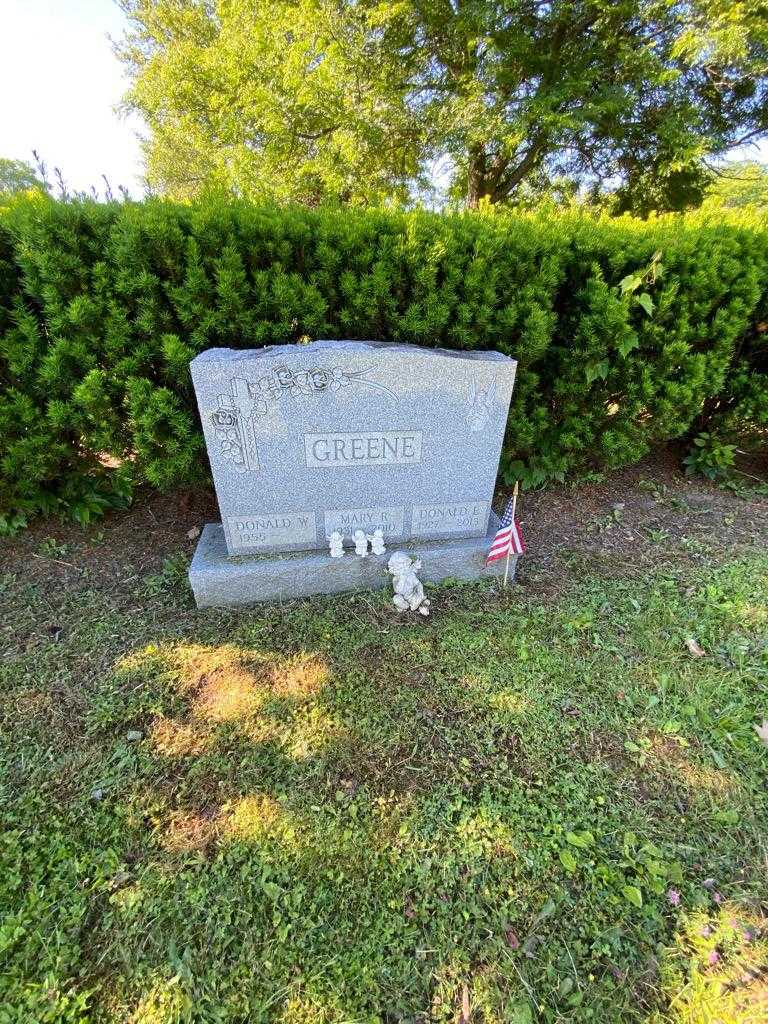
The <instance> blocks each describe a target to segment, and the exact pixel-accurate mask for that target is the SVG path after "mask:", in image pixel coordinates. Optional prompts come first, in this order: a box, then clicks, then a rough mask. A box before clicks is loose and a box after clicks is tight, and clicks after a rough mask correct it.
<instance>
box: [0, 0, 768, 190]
mask: <svg viewBox="0 0 768 1024" xmlns="http://www.w3.org/2000/svg"><path fill="white" fill-rule="evenodd" d="M124 26H125V18H124V15H123V13H122V11H121V10H120V9H119V7H118V6H117V4H116V3H114V2H113V0H0V97H2V99H1V100H0V157H10V158H12V159H17V160H26V161H28V162H32V161H33V157H32V150H33V149H36V150H37V151H38V152H39V153H40V156H41V157H42V158H43V159H44V160H45V162H46V164H47V165H48V168H49V177H50V178H51V179H53V168H54V167H59V168H61V171H62V174H63V175H64V179H65V181H66V182H67V185H68V186H69V187H70V189H73V190H84V191H88V190H89V189H90V187H91V185H95V186H96V187H97V188H98V189H99V191H100V192H102V193H103V189H104V183H103V181H102V178H101V176H102V174H105V175H106V176H107V178H108V179H109V182H110V184H111V186H112V190H113V192H117V186H118V185H124V186H125V187H126V188H127V189H128V190H129V192H130V193H131V194H132V195H134V196H140V195H141V194H142V193H143V191H144V190H143V185H142V155H141V148H140V144H139V136H140V135H141V134H142V130H143V126H142V122H141V120H140V118H139V117H138V116H137V115H129V116H128V117H126V116H121V115H118V113H116V111H115V107H116V105H117V104H118V103H119V102H120V99H121V97H122V94H123V92H124V91H125V88H126V84H127V83H126V81H125V79H124V77H123V73H122V65H121V64H120V63H119V61H118V60H117V58H116V57H115V55H114V54H113V52H112V45H111V43H110V36H111V37H112V38H119V37H120V36H121V34H122V31H123V29H124ZM734 156H738V157H740V158H741V159H752V160H754V159H756V158H757V159H762V160H768V143H763V144H762V145H761V146H760V147H759V148H753V147H750V148H747V149H745V150H744V151H743V152H742V153H739V154H734Z"/></svg>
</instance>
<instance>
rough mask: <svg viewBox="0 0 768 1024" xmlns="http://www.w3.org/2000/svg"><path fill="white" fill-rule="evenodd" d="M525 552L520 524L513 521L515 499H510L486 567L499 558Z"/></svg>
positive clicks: (486, 561)
mask: <svg viewBox="0 0 768 1024" xmlns="http://www.w3.org/2000/svg"><path fill="white" fill-rule="evenodd" d="M524 551H525V544H524V543H523V534H522V531H521V530H520V523H518V521H517V520H516V519H515V498H514V497H512V498H510V499H509V502H508V503H507V507H506V508H505V509H504V515H503V516H502V517H501V523H500V524H499V529H498V532H497V534H496V536H495V537H494V538H493V544H491V549H490V551H489V552H488V557H487V558H486V560H485V564H486V565H490V564H491V562H495V561H496V560H497V559H499V558H506V557H507V555H522V553H523V552H524Z"/></svg>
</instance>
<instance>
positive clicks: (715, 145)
mask: <svg viewBox="0 0 768 1024" xmlns="http://www.w3.org/2000/svg"><path fill="white" fill-rule="evenodd" d="M122 5H123V7H124V9H125V11H126V12H127V14H128V17H129V25H130V29H129V31H128V32H127V34H126V36H125V38H124V39H123V41H122V43H121V44H120V46H119V53H120V55H121V57H122V59H123V60H124V61H125V63H126V64H127V66H128V68H129V71H130V74H131V76H132V86H131V89H130V92H129V94H128V96H127V102H128V104H130V105H131V106H133V107H134V108H136V109H138V110H139V111H141V113H142V114H143V116H144V117H145V118H146V120H147V123H148V124H149V127H150V129H151V137H150V140H149V142H148V145H147V157H148V175H149V180H150V182H151V183H152V184H153V185H154V186H155V187H157V188H158V189H160V190H162V191H165V192H167V193H169V194H170V195H172V196H175V197H177V198H189V197H190V196H193V195H196V194H198V193H199V192H200V191H201V190H202V189H204V188H206V187H210V186H219V187H223V188H225V189H227V190H234V191H235V192H237V193H239V194H242V195H245V196H250V197H258V198H260V199H263V198H265V197H268V198H277V199H286V198H289V199H294V200H299V201H302V202H308V203H316V202H319V201H322V200H324V199H327V198H334V199H342V200H345V201H356V202H363V203H371V202H376V201H381V200H382V199H384V198H387V199H395V200H402V199H403V198H404V197H406V196H408V195H409V194H412V192H413V190H414V188H416V189H418V188H419V187H421V186H423V185H424V184H425V182H427V180H428V179H429V171H430V170H431V169H432V168H433V167H434V165H435V162H438V164H440V165H441V166H444V167H447V168H448V169H449V171H450V191H451V192H452V194H454V195H455V196H458V197H461V199H462V200H466V201H467V202H468V203H469V204H470V205H474V204H476V203H477V202H479V201H480V200H481V199H482V198H483V197H488V199H489V200H490V201H491V202H493V203H497V202H504V201H510V200H511V201H514V200H515V199H516V197H517V196H518V195H519V194H520V193H521V192H523V191H524V188H525V186H526V183H530V182H531V181H532V180H534V179H536V178H537V177H538V180H542V179H543V180H544V181H547V180H551V179H556V178H562V177H563V176H566V177H568V178H570V179H575V180H577V181H578V180H582V181H585V182H589V183H594V182H595V181H597V182H602V181H610V182H614V183H615V182H616V181H618V182H620V183H621V185H622V189H623V192H622V203H623V206H624V207H625V208H632V209H638V210H646V209H650V208H657V209H679V208H683V207H684V206H685V205H687V204H690V203H691V202H692V201H695V200H697V199H699V198H700V197H701V194H702V191H703V188H704V187H705V185H706V176H705V175H704V174H703V170H702V168H703V161H706V160H707V159H708V158H710V157H713V156H719V155H722V154H725V153H727V152H728V151H729V150H731V149H732V148H733V147H734V146H737V145H739V144H741V143H742V142H743V141H744V140H746V139H756V138H759V137H761V136H762V135H764V134H765V133H766V131H767V130H768V87H767V84H766V83H767V81H768V79H767V77H766V76H767V73H768V16H767V14H768V6H767V5H766V3H765V0H736V2H733V0H552V2H547V3H541V2H539V0H262V2H259V3H255V2H253V0H216V2H214V0H122Z"/></svg>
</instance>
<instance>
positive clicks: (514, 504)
mask: <svg viewBox="0 0 768 1024" xmlns="http://www.w3.org/2000/svg"><path fill="white" fill-rule="evenodd" d="M518 485H519V481H517V480H515V489H514V491H512V525H513V526H514V524H515V513H516V512H517V491H518ZM510 550H511V546H510V547H509V548H507V561H506V564H505V566H504V586H505V587H506V585H507V576H508V575H509V552H510Z"/></svg>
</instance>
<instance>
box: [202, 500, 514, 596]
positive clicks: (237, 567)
mask: <svg viewBox="0 0 768 1024" xmlns="http://www.w3.org/2000/svg"><path fill="white" fill-rule="evenodd" d="M498 528H499V521H498V518H497V516H496V515H495V514H494V513H491V521H490V523H489V526H488V533H487V535H486V536H485V537H466V538H465V537H462V538H458V539H456V540H427V541H419V540H411V541H405V542H402V543H400V544H397V543H392V544H391V545H390V546H389V547H388V549H387V552H386V554H383V555H373V554H369V555H368V556H367V557H366V558H359V557H358V556H357V555H355V554H354V552H353V551H348V552H347V554H346V555H345V556H344V557H343V558H331V557H330V555H329V554H328V553H327V552H318V551H304V552H288V553H284V554H278V555H255V556H253V555H251V556H244V555H241V556H235V557H232V556H229V555H227V545H226V540H225V538H224V529H223V527H222V525H221V523H208V524H207V525H206V526H205V527H204V528H203V532H202V535H201V537H200V540H199V542H198V545H197V550H196V551H195V555H194V558H193V559H192V564H191V566H190V567H189V582H190V584H191V586H192V591H193V593H194V595H195V602H196V603H197V607H198V608H226V607H235V606H238V605H250V604H257V603H259V602H262V601H290V600H292V599H293V598H296V597H309V596H310V595H312V594H340V593H343V592H344V591H349V590H379V589H382V588H384V587H391V585H392V577H391V576H390V575H389V573H388V572H387V562H388V561H389V558H390V556H391V555H392V553H393V552H394V551H405V552H407V553H408V554H410V555H412V556H414V557H418V558H420V559H421V560H422V568H421V570H420V571H419V579H420V580H421V581H422V582H423V583H425V584H429V583H439V582H440V581H441V580H445V579H449V578H450V579H462V580H477V579H485V578H493V577H499V576H503V575H504V559H499V561H497V562H494V563H493V564H492V565H490V566H486V564H485V557H486V554H487V553H488V548H489V546H490V542H491V539H492V538H493V536H494V534H495V533H496V531H497V530H498ZM516 563H517V556H516V555H513V556H512V557H511V558H510V560H509V579H513V578H514V575H515V567H516Z"/></svg>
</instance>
